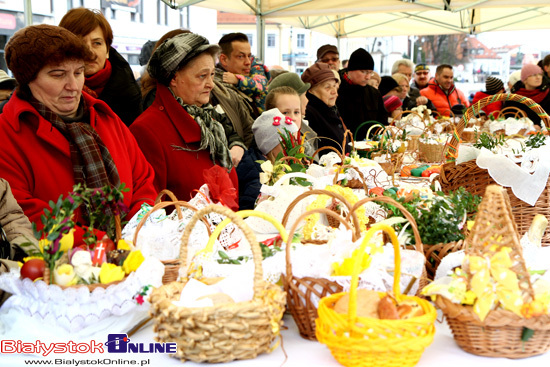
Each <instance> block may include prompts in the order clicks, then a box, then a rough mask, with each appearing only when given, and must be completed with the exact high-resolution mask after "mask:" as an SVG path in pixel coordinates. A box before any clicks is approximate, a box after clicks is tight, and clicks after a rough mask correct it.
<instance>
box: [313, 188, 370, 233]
mask: <svg viewBox="0 0 550 367" xmlns="http://www.w3.org/2000/svg"><path fill="white" fill-rule="evenodd" d="M325 190H328V191H331V192H335V193H337V194H340V195H342V196H343V197H344V198H345V199H346V201H348V202H349V203H350V204H351V205H353V204H355V203H356V202H357V201H358V200H359V199H358V198H357V196H356V195H355V194H354V193H353V191H352V189H350V188H349V187H342V186H340V185H332V186H327V187H326V188H325ZM330 198H331V197H330V196H328V195H319V196H318V197H317V199H315V201H314V202H313V203H311V204H310V205H309V206H308V207H307V210H311V209H316V208H325V207H326V206H327V202H328V201H329V200H330ZM355 213H356V214H357V218H358V219H359V226H360V228H361V229H363V230H366V227H367V221H368V218H367V217H366V216H365V208H364V207H362V206H361V207H360V208H359V209H357V211H356V212H355ZM318 220H319V214H317V213H315V214H312V215H309V216H308V217H307V218H306V225H305V226H304V229H303V231H302V233H303V234H304V238H305V239H311V236H312V234H313V228H314V227H315V224H317V221H318Z"/></svg>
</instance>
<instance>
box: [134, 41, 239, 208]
mask: <svg viewBox="0 0 550 367" xmlns="http://www.w3.org/2000/svg"><path fill="white" fill-rule="evenodd" d="M218 52H219V47H218V46H217V45H210V44H208V40H207V39H206V38H204V37H202V36H200V35H197V34H193V33H184V34H179V35H177V36H174V37H172V38H170V39H168V40H166V41H165V42H163V43H162V44H161V45H160V46H159V47H158V48H157V49H156V50H155V52H154V53H153V55H152V56H151V60H150V61H149V66H148V70H147V71H148V72H149V74H150V75H151V77H153V78H155V79H156V80H157V92H156V97H155V101H154V102H153V104H152V105H151V106H150V107H149V108H148V109H147V110H146V111H145V112H144V113H143V114H142V115H141V116H140V117H139V118H138V119H137V120H136V121H135V122H134V124H132V126H131V127H130V130H131V131H132V133H133V134H134V136H135V137H136V139H137V141H138V143H139V145H140V147H141V149H142V150H143V153H144V154H145V156H146V157H147V159H148V160H149V162H150V163H151V164H152V165H153V167H154V169H155V186H156V188H157V189H158V190H161V189H169V190H170V191H172V192H173V193H174V194H175V195H176V196H177V197H178V199H181V200H189V198H190V196H191V194H192V191H193V190H195V189H199V188H200V187H201V186H202V185H203V184H204V183H205V178H204V177H203V171H205V170H208V169H209V168H211V167H213V166H214V165H219V166H221V167H223V168H225V169H226V171H227V172H229V176H230V178H231V181H232V182H233V185H234V186H235V188H237V187H238V179H237V174H236V173H235V170H234V169H233V166H234V165H236V164H238V162H239V161H240V159H241V157H242V155H243V153H244V149H246V147H245V145H244V144H243V141H242V139H241V138H240V137H239V135H238V134H237V133H236V132H235V131H234V130H233V127H232V125H231V123H230V122H229V121H228V120H227V118H226V117H225V116H224V115H221V114H219V113H218V112H217V111H216V110H215V109H214V107H212V105H211V104H210V103H209V99H210V92H211V91H212V88H214V81H213V76H214V71H215V66H214V65H215V64H214V58H215V57H216V55H217V53H218Z"/></svg>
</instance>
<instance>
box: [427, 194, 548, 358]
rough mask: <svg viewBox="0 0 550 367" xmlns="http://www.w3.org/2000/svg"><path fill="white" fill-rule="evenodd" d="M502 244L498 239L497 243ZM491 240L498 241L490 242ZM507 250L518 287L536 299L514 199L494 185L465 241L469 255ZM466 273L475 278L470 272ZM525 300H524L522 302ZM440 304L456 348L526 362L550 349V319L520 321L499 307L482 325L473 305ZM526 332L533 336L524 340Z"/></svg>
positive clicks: (441, 300)
mask: <svg viewBox="0 0 550 367" xmlns="http://www.w3.org/2000/svg"><path fill="white" fill-rule="evenodd" d="M499 240H500V241H499ZM487 241H494V242H495V243H492V242H491V243H490V244H487ZM502 248H506V249H507V253H509V254H510V255H509V256H510V259H511V260H512V263H513V264H514V265H513V267H511V268H510V269H511V270H512V271H514V272H515V273H516V274H517V277H518V281H519V289H520V290H522V291H524V292H525V293H526V294H528V297H530V299H531V300H532V299H533V294H534V292H533V288H532V285H531V282H530V277H529V273H528V271H527V267H526V266H525V261H524V259H523V256H522V248H521V245H520V242H519V236H518V234H517V231H516V230H515V224H514V218H513V217H512V211H511V208H510V200H509V199H508V195H507V193H506V191H505V190H503V188H502V187H500V186H497V185H491V186H489V187H487V193H486V194H485V197H484V199H483V201H482V202H481V204H480V206H479V211H478V214H477V217H476V221H475V223H474V227H473V228H472V231H471V232H470V234H469V235H468V237H467V238H466V247H465V252H466V254H467V255H476V256H485V257H490V256H492V254H494V253H496V252H497V251H500V249H502ZM465 271H466V272H467V273H468V274H469V277H471V274H470V273H469V271H468V269H465ZM524 301H525V299H524ZM436 304H437V306H438V307H439V308H441V310H442V311H443V313H444V315H445V317H446V319H447V322H448V324H449V326H450V328H451V330H452V332H453V335H454V338H455V341H456V343H457V344H458V346H460V348H462V349H464V350H465V351H466V352H468V353H472V354H477V355H481V356H486V357H506V358H525V357H530V356H533V355H537V354H542V353H545V352H546V351H548V349H550V315H548V314H545V315H541V316H536V317H532V318H530V319H526V318H522V317H520V316H518V315H516V314H515V313H513V312H511V311H508V310H504V309H501V308H498V309H493V310H491V311H489V313H488V315H487V317H486V318H485V319H484V320H483V321H481V319H480V318H479V317H478V315H477V314H476V313H475V312H474V311H473V307H472V306H467V305H461V304H456V303H453V302H451V301H450V300H448V299H446V298H445V297H442V296H437V298H436ZM525 329H531V330H532V331H533V335H532V336H531V338H530V339H529V340H527V341H522V334H523V333H524V331H525Z"/></svg>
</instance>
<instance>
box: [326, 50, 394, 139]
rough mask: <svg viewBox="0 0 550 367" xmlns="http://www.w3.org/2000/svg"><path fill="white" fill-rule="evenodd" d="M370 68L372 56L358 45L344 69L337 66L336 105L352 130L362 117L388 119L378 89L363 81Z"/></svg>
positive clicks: (365, 118) (368, 119) (366, 77)
mask: <svg viewBox="0 0 550 367" xmlns="http://www.w3.org/2000/svg"><path fill="white" fill-rule="evenodd" d="M373 69H374V60H373V58H372V56H371V55H370V54H369V53H368V52H367V51H366V50H365V49H363V48H359V49H357V50H355V51H353V53H352V54H351V56H350V59H349V63H348V67H347V69H342V70H340V79H341V84H340V89H339V90H338V99H337V100H336V106H338V112H339V113H340V115H341V116H342V119H343V120H344V123H345V125H346V127H347V128H348V129H349V130H351V132H352V133H355V131H356V129H357V128H358V127H359V125H361V124H362V123H363V122H365V121H378V122H380V123H382V124H384V125H386V124H387V123H388V113H387V112H386V109H385V108H384V101H383V100H382V96H381V95H380V92H379V91H378V90H377V89H376V88H374V87H372V86H370V85H368V84H367V82H368V81H369V79H370V77H371V75H372V73H373Z"/></svg>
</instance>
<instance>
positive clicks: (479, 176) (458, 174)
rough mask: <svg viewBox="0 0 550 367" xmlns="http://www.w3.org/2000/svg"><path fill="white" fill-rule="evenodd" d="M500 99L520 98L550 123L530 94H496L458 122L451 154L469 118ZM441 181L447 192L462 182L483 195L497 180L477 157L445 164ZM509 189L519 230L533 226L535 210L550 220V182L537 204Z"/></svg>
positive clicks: (549, 240)
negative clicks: (532, 203)
mask: <svg viewBox="0 0 550 367" xmlns="http://www.w3.org/2000/svg"><path fill="white" fill-rule="evenodd" d="M496 101H516V102H520V103H523V104H525V105H526V106H528V107H530V108H531V109H532V110H533V111H535V112H536V113H537V114H538V115H539V116H540V117H541V119H542V121H543V122H544V123H545V124H546V125H547V126H548V125H550V118H549V117H548V114H546V112H545V111H544V110H543V109H542V108H541V107H540V106H539V105H538V104H537V103H535V102H534V101H533V100H531V99H529V98H526V97H522V96H519V95H517V94H496V95H494V96H490V97H486V98H483V99H481V100H480V101H478V102H477V103H475V104H473V105H472V106H470V108H468V110H467V111H466V113H465V114H464V116H463V118H462V120H461V121H460V123H459V124H458V125H457V126H456V133H455V134H453V138H452V139H451V142H450V143H449V145H448V147H447V157H448V158H451V159H452V158H456V156H457V151H458V149H459V145H460V142H459V140H458V136H460V134H461V133H462V131H463V129H464V126H465V124H466V123H467V122H468V121H469V119H470V118H471V117H473V116H474V115H475V114H477V113H478V112H479V111H480V110H481V109H482V108H483V107H484V106H486V105H488V104H490V103H492V102H496ZM438 181H439V183H440V184H441V188H442V189H443V191H445V192H449V191H455V190H457V189H458V188H459V187H461V186H462V187H464V189H466V191H468V192H470V193H472V194H473V195H480V196H483V195H484V194H485V189H486V187H487V186H488V185H492V184H495V183H496V182H495V181H494V180H493V179H492V177H491V176H490V175H489V172H488V171H487V170H486V169H484V168H480V167H478V166H477V164H476V162H475V161H468V162H464V163H460V164H455V163H454V162H449V163H446V164H444V165H443V166H442V167H441V172H440V174H439V178H438ZM506 190H507V191H508V195H509V196H510V203H511V205H512V213H513V214H514V220H515V222H516V224H517V226H518V231H519V233H521V234H523V233H525V232H527V230H529V227H530V226H531V222H532V221H533V217H534V216H535V214H543V215H544V216H546V218H548V219H549V220H550V186H549V185H548V184H547V185H546V188H545V189H544V190H543V192H542V193H541V195H540V197H539V198H538V200H537V202H536V203H535V206H531V205H529V204H527V203H525V202H524V201H522V200H520V199H518V198H517V197H516V196H515V195H514V193H513V192H512V189H510V188H507V189H506ZM542 244H543V245H549V244H550V231H547V232H546V233H545V234H544V236H543V238H542Z"/></svg>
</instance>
